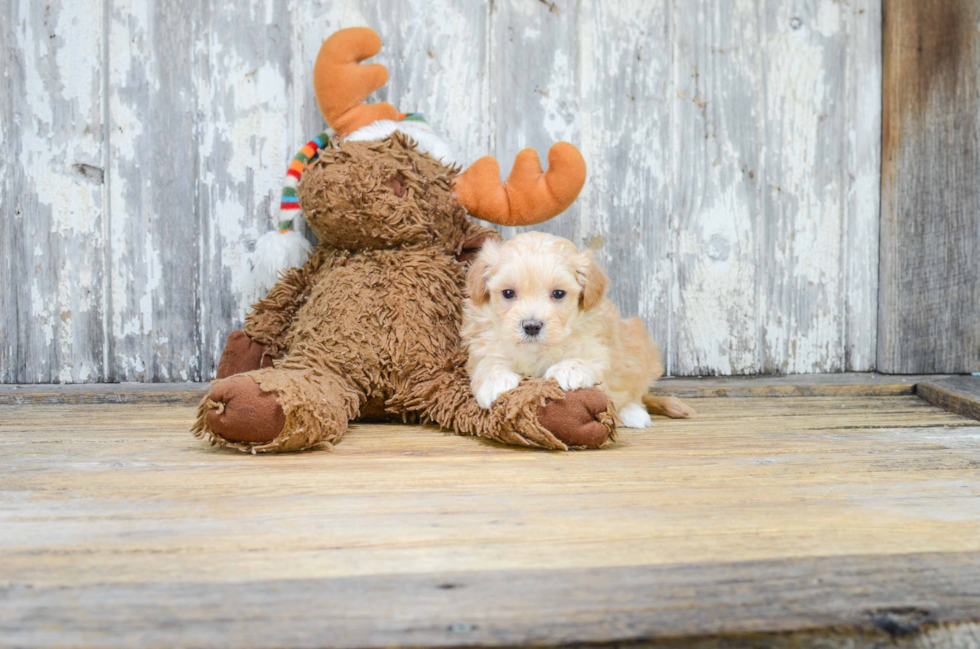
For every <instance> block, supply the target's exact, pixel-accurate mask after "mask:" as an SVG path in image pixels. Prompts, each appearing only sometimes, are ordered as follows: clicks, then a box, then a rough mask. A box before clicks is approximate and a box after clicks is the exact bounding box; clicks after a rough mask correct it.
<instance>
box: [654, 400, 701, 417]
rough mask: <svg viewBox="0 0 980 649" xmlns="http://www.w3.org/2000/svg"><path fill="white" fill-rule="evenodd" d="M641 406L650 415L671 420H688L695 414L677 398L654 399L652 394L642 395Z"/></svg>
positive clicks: (692, 409)
mask: <svg viewBox="0 0 980 649" xmlns="http://www.w3.org/2000/svg"><path fill="white" fill-rule="evenodd" d="M643 405H644V406H646V408H647V412H649V413H650V414H651V415H664V416H665V417H670V418H671V419H690V418H691V417H693V416H695V415H696V414H697V413H696V412H694V408H691V407H690V406H688V405H687V404H686V403H684V402H683V401H681V400H680V399H678V398H677V397H655V396H653V395H652V394H644V395H643Z"/></svg>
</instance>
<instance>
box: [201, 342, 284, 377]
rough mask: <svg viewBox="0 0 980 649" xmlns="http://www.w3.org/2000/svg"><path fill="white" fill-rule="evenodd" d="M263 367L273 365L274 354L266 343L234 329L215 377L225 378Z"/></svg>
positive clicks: (222, 354)
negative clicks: (269, 350) (267, 347)
mask: <svg viewBox="0 0 980 649" xmlns="http://www.w3.org/2000/svg"><path fill="white" fill-rule="evenodd" d="M263 367H272V356H270V355H269V352H268V350H267V349H266V347H265V345H262V344H259V343H257V342H255V341H254V340H252V339H251V338H249V337H248V336H247V335H246V334H245V332H244V331H232V332H231V333H230V334H229V335H228V340H227V341H226V342H225V350H224V351H223V352H221V360H220V361H218V372H217V376H216V377H215V378H219V379H223V378H227V377H229V376H233V375H235V374H241V373H242V372H251V371H252V370H257V369H261V368H263Z"/></svg>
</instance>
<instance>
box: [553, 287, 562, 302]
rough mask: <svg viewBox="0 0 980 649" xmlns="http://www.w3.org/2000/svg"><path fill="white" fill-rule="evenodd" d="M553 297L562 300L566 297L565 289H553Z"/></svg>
mask: <svg viewBox="0 0 980 649" xmlns="http://www.w3.org/2000/svg"><path fill="white" fill-rule="evenodd" d="M551 297H553V298H555V299H556V300H560V299H562V298H563V297H565V291H563V290H561V289H558V290H557V291H552V292H551Z"/></svg>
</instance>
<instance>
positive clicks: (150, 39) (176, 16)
mask: <svg viewBox="0 0 980 649" xmlns="http://www.w3.org/2000/svg"><path fill="white" fill-rule="evenodd" d="M107 3H108V4H107V6H108V8H109V12H110V14H109V83H110V90H109V102H110V105H109V109H110V115H111V125H110V126H111V128H110V132H109V147H110V149H109V151H110V159H111V162H110V166H109V170H108V182H109V200H110V227H109V229H110V233H111V235H110V237H111V238H110V241H109V246H110V250H111V264H112V266H111V274H110V281H109V283H110V286H111V295H110V300H109V302H110V307H111V322H110V338H111V341H112V344H111V350H110V351H111V354H110V368H109V371H108V377H109V379H110V380H113V381H187V380H191V381H194V380H201V379H204V378H207V377H206V374H205V373H204V372H202V367H201V356H202V344H201V335H200V330H201V322H200V318H201V303H200V293H201V291H202V290H204V288H205V287H202V286H201V281H202V277H203V275H202V273H201V266H202V263H203V262H202V256H203V242H202V240H203V236H202V226H203V225H205V224H203V223H202V222H201V221H200V211H199V209H198V199H197V192H198V172H199V156H200V151H201V146H202V141H201V138H200V132H199V130H198V128H197V119H196V117H197V115H196V109H197V105H198V101H197V87H196V84H195V73H196V70H197V68H196V66H195V62H196V57H198V56H200V55H201V52H202V43H201V40H200V33H199V32H198V29H199V26H200V25H201V24H202V22H201V21H202V12H201V7H200V5H199V4H198V3H197V2H184V1H183V0H107ZM207 289H208V290H216V291H217V290H221V289H220V288H216V287H207Z"/></svg>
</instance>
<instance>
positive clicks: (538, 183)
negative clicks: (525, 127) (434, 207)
mask: <svg viewBox="0 0 980 649" xmlns="http://www.w3.org/2000/svg"><path fill="white" fill-rule="evenodd" d="M584 184H585V160H584V159H583V158H582V154H581V153H579V151H578V149H576V148H575V147H574V146H572V145H571V144H569V143H568V142H558V143H557V144H555V145H554V146H552V147H551V149H550V150H549V151H548V171H547V172H543V171H542V170H541V161H540V160H538V154H537V152H536V151H535V150H534V149H524V150H523V151H521V152H520V153H518V154H517V158H516V159H515V160H514V168H513V170H512V171H511V172H510V176H508V177H507V183H506V184H505V183H502V182H500V166H499V165H498V164H497V161H496V160H495V159H494V158H493V157H492V156H486V157H483V158H480V159H479V160H477V161H476V162H474V163H473V164H472V165H470V167H469V169H467V170H466V171H464V172H463V173H462V174H460V175H459V176H457V177H456V182H455V186H454V190H455V193H456V198H457V200H459V202H460V204H461V205H462V206H463V207H465V208H466V211H467V212H469V213H470V214H472V215H473V216H475V217H477V218H481V219H483V220H484V221H489V222H491V223H496V224H497V225H534V224H535V223H541V222H542V221H547V220H548V219H550V218H551V217H553V216H557V215H559V214H561V213H562V212H564V211H565V210H566V209H567V208H568V206H569V205H571V204H572V202H573V201H574V200H575V198H576V197H577V196H578V193H579V192H580V191H581V190H582V185H584Z"/></svg>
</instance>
